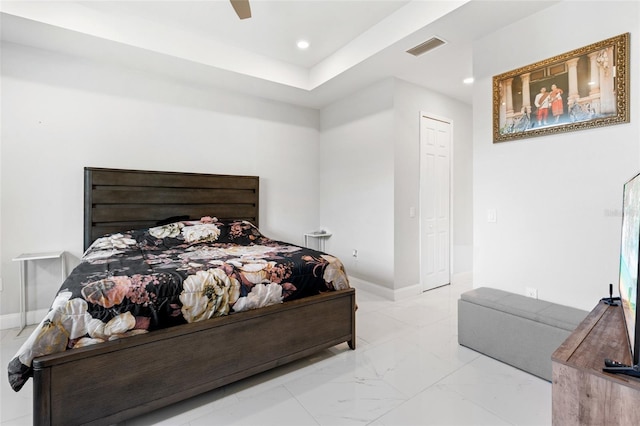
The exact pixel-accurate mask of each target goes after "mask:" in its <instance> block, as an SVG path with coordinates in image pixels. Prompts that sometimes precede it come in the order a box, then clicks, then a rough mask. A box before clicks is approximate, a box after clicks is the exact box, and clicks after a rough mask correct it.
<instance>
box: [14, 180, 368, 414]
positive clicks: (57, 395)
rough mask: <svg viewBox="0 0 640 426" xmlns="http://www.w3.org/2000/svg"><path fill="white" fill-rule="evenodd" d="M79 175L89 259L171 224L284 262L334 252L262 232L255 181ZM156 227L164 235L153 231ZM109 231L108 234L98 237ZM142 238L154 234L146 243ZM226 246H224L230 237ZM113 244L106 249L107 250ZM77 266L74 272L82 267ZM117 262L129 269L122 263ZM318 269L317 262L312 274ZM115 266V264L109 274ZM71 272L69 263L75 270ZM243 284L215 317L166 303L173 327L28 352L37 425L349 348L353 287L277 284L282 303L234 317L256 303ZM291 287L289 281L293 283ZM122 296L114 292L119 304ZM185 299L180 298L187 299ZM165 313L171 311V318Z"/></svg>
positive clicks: (116, 410) (158, 403)
mask: <svg viewBox="0 0 640 426" xmlns="http://www.w3.org/2000/svg"><path fill="white" fill-rule="evenodd" d="M84 174H85V209H84V214H85V226H84V233H85V235H84V246H85V248H88V250H87V252H86V253H85V255H87V254H88V255H89V256H91V255H93V254H94V252H95V250H97V249H96V247H98V249H99V250H102V249H104V247H103V246H100V244H102V242H103V241H104V240H105V238H107V239H111V238H112V237H113V235H124V237H125V238H130V239H131V238H134V239H136V238H137V239H138V242H139V241H146V240H144V239H143V240H141V239H140V238H142V237H139V236H136V235H138V234H135V233H131V232H129V233H127V232H128V231H130V230H142V231H136V232H143V233H144V234H143V235H144V238H147V239H149V241H152V243H150V244H151V245H153V244H157V241H159V239H158V238H160V237H162V241H173V240H172V239H171V238H170V237H172V238H173V236H174V234H172V236H170V237H166V234H164V232H166V231H167V230H168V229H174V228H176V227H178V229H179V230H182V234H180V235H182V236H179V237H176V238H182V240H180V241H181V243H184V241H183V240H184V239H187V238H188V236H189V235H192V234H190V233H185V232H184V231H185V230H186V229H190V230H192V229H197V230H198V232H200V233H201V234H202V232H204V234H206V235H209V236H211V234H207V232H209V231H202V230H203V229H205V230H210V229H212V227H213V229H218V230H217V231H216V232H217V233H218V234H217V235H215V238H221V239H222V238H223V237H224V235H225V232H227V233H228V236H227V238H236V237H237V236H238V235H240V236H241V238H245V237H246V238H250V239H252V241H251V246H252V247H256V246H260V247H270V250H272V252H274V253H276V254H277V255H278V257H285V258H286V257H287V256H288V255H287V254H286V253H295V256H301V257H302V258H304V259H306V260H307V263H309V262H312V261H314V262H316V263H317V260H318V259H319V260H320V261H321V262H322V265H325V263H326V262H325V261H324V260H322V259H321V258H324V259H327V258H331V257H330V256H328V255H326V254H324V253H320V252H310V251H308V249H306V248H302V247H297V246H292V245H288V244H287V243H282V242H278V241H273V240H270V239H268V238H266V237H264V236H262V235H261V233H260V232H259V230H258V228H257V226H258V224H259V218H258V212H259V203H258V199H259V178H258V177H253V176H229V175H206V174H195V173H176V172H152V171H139V170H120V169H103V168H85V172H84ZM219 229H222V231H220V230H219ZM174 230H175V229H174ZM225 230H226V231H225ZM238 230H240V231H241V232H240V233H239V234H237V233H236V231H238ZM158 232H161V233H162V235H160V237H159V236H158V235H157V233H158ZM121 233H122V234H121ZM105 234H108V235H109V237H101V236H104V235H105ZM147 234H152V235H153V238H150V237H148V235H147ZM199 235H200V234H199ZM165 237H166V238H165ZM118 238H120V237H118ZM199 238H201V237H199ZM255 239H257V240H255ZM96 240H97V241H96ZM254 240H255V241H254ZM109 241H111V240H109ZM217 242H218V241H216V243H217ZM223 242H224V241H223ZM163 244H164V243H163ZM194 244H196V243H194ZM198 244H199V242H198ZM138 245H145V246H147V245H149V244H147V243H146V242H145V243H144V244H140V243H139V244H138ZM221 245H222V246H224V247H231V244H221ZM113 247H114V246H113V245H111V246H109V247H108V249H109V250H113ZM190 247H191V246H190ZM198 247H199V246H198ZM273 247H278V249H277V250H276V249H274V248H273ZM296 247H297V248H296ZM281 248H282V249H281ZM153 250H156V247H155V246H153V247H152V251H151V254H148V253H147V252H145V253H144V254H143V255H141V256H139V257H143V258H144V259H145V261H146V262H147V263H149V259H153V260H154V261H155V260H158V259H160V260H158V261H161V260H163V259H164V258H163V257H162V256H157V257H154V253H155V252H154V251H153ZM190 250H191V249H190ZM216 250H217V248H216ZM242 250H244V249H242ZM251 250H254V248H252V249H251ZM281 250H284V251H281ZM252 253H253V252H252ZM283 253H285V254H283ZM271 254H272V253H271ZM271 254H270V255H271ZM190 256H191V254H190ZM292 256H293V255H292ZM97 258H99V259H103V258H104V257H100V256H98V257H97ZM106 259H107V260H105V261H106V262H111V261H112V260H113V258H112V257H110V258H106ZM225 259H226V258H225ZM259 260H260V261H264V260H263V259H259ZM119 262H120V261H119ZM210 262H211V263H212V264H215V265H220V263H214V262H220V261H219V260H215V261H214V260H211V261H210ZM225 262H226V261H225ZM84 263H85V262H83V263H81V265H79V267H78V268H76V269H81V267H82V266H83V264H84ZM151 263H153V262H151ZM184 264H185V265H187V266H186V268H187V269H188V268H195V269H194V270H193V271H191V272H190V273H194V274H195V271H196V270H198V271H199V269H198V268H199V266H198V263H197V262H195V265H194V261H193V258H188V261H185V262H184ZM231 264H232V265H233V262H231ZM117 265H119V267H120V268H124V269H127V268H129V265H128V264H126V263H123V262H120V263H118V264H117ZM224 265H225V266H224V267H223V266H220V268H227V267H228V266H227V263H224ZM240 265H241V266H242V265H244V264H242V263H241V264H240ZM318 265H319V264H318ZM200 266H201V265H200ZM319 267H320V266H317V265H316V267H315V269H314V274H315V270H316V269H318V268H319ZM110 268H115V267H113V266H110V267H109V268H107V269H110ZM229 268H232V269H233V267H229ZM200 269H201V268H200ZM217 269H219V268H217ZM327 270H328V268H327ZM74 273H76V271H75V270H74V272H72V276H73V274H74ZM110 273H111V272H110ZM199 273H200V272H198V274H199ZM169 274H176V272H174V271H171V272H170V273H169ZM116 275H117V273H116ZM223 275H224V274H223ZM230 276H232V277H233V276H234V275H230ZM243 279H246V277H244V276H243ZM225 280H227V278H225ZM239 280H240V278H238V281H237V282H235V287H234V284H233V281H234V280H233V278H232V279H231V282H232V285H231V286H230V287H229V286H228V285H227V287H228V288H241V289H242V291H240V290H238V291H236V292H233V291H231V290H229V291H228V292H226V293H224V294H225V296H224V297H222V296H220V297H218V298H217V299H216V297H213V299H212V300H218V301H219V300H226V301H227V302H228V303H227V307H226V308H224V309H223V308H219V307H218V305H216V307H215V308H214V309H213V310H212V311H211V312H215V315H214V314H211V315H209V316H211V317H212V318H211V319H204V320H201V321H195V320H194V321H193V322H192V321H191V320H190V319H189V320H188V321H186V320H185V318H187V319H188V317H189V316H191V317H196V316H197V315H200V313H196V311H197V309H195V308H194V310H188V309H187V310H186V311H185V306H187V305H188V304H187V303H186V302H185V303H173V304H171V303H168V304H165V306H172V307H173V309H174V310H175V309H176V307H177V308H178V309H182V311H181V315H178V314H180V313H178V314H175V315H173V316H177V317H179V318H182V319H181V320H180V321H177V323H176V324H175V325H172V326H170V327H168V328H159V329H155V330H153V331H151V332H144V333H142V334H138V333H133V334H136V335H132V336H129V337H126V338H117V339H115V340H109V339H106V340H109V341H105V342H104V343H99V344H89V345H87V346H84V347H79V348H75V349H72V350H64V351H63V352H58V353H51V354H47V355H44V356H38V357H35V358H34V359H33V361H32V363H31V369H32V370H31V371H30V372H29V373H30V374H32V375H33V381H34V383H33V385H34V386H33V422H34V424H37V425H58V424H60V425H75V424H96V425H100V424H105V425H106V424H113V423H117V422H121V421H123V420H126V419H128V418H131V417H135V416H137V415H140V414H143V413H146V412H150V411H153V410H155V409H157V408H160V407H164V406H166V405H168V404H172V403H175V402H178V401H181V400H184V399H187V398H190V397H192V396H195V395H198V394H200V393H203V392H207V391H209V390H212V389H215V388H218V387H220V386H224V385H226V384H229V383H232V382H234V381H237V380H240V379H243V378H246V377H249V376H251V375H254V374H257V373H259V372H262V371H266V370H268V369H271V368H274V367H277V366H280V365H283V364H285V363H288V362H291V361H294V360H297V359H300V358H302V357H305V356H308V355H311V354H313V353H315V352H318V351H320V350H323V349H326V348H329V347H332V346H335V345H337V344H340V343H344V342H346V343H347V344H348V346H349V347H350V348H351V349H355V341H356V340H355V339H356V338H355V310H356V302H355V290H354V289H353V288H350V287H348V284H347V285H346V286H345V285H340V286H337V285H336V286H335V288H332V287H334V285H333V282H329V281H327V282H326V283H325V285H326V286H327V289H329V290H332V291H323V290H321V291H314V290H311V289H310V287H309V288H307V289H306V290H305V291H302V292H301V293H300V294H298V296H296V297H289V298H287V297H288V296H291V295H294V294H295V293H296V291H298V292H300V291H301V290H300V289H302V288H306V287H305V286H306V284H305V285H292V286H290V287H291V288H290V287H287V286H284V285H282V286H281V287H282V288H283V289H284V290H279V291H282V292H283V296H282V298H283V299H284V302H282V303H274V304H268V306H265V307H259V308H257V309H249V308H246V309H244V308H243V309H240V311H239V312H232V311H233V310H235V308H236V307H237V306H243V305H242V304H241V303H240V301H241V299H242V298H243V297H244V298H245V299H246V300H244V301H243V303H244V302H246V303H247V306H248V307H251V305H250V303H249V302H247V301H248V300H249V299H251V298H250V297H249V296H250V294H247V290H246V289H245V288H244V287H243V285H238V283H239V282H240V281H239ZM325 280H326V275H325ZM67 281H69V279H67ZM67 281H65V283H67ZM227 281H228V280H227ZM227 281H225V282H227ZM277 281H278V280H276V279H274V280H273V282H272V283H269V281H268V280H263V281H262V282H264V283H265V284H254V285H253V287H251V285H250V286H249V288H250V289H251V290H250V292H251V293H252V292H253V291H254V289H258V288H262V287H260V286H264V287H265V288H267V287H269V286H271V285H274V286H275V282H277ZM185 282H186V280H185ZM221 282H222V281H221ZM256 282H258V281H256ZM287 282H292V283H295V281H294V280H293V278H290V279H288V280H287ZM305 283H306V281H305ZM241 284H244V283H241ZM287 285H289V284H287ZM186 286H187V284H185V288H186ZM87 287H89V286H87ZM274 288H275V287H274ZM325 290H326V289H325ZM216 291H217V290H216ZM265 291H266V290H265ZM89 293H90V291H89ZM183 293H184V292H183ZM302 293H305V294H302ZM83 294H84V293H83ZM101 294H102V293H101ZM114 294H115V293H114ZM216 294H218V293H216ZM220 294H222V293H220ZM227 294H235V296H227ZM285 294H286V295H288V296H287V297H285V296H284V295H285ZM123 297H124V296H122V294H121V297H120V300H121V299H122V298H123ZM127 297H130V296H127ZM181 297H182V295H181ZM98 299H99V301H98V302H96V303H100V304H102V305H104V306H106V307H109V308H111V307H112V305H113V303H115V302H113V303H112V302H111V301H107V302H108V304H106V303H107V302H105V299H104V294H102V295H101V296H100V297H98ZM98 299H96V300H98ZM267 299H268V297H267ZM89 300H92V299H90V298H89ZM126 300H128V299H126ZM230 300H232V301H233V303H232V302H230ZM251 300H262V299H260V298H253V299H251ZM265 300H266V299H265ZM180 301H181V302H184V299H180ZM178 305H182V308H180V306H178ZM223 305H224V303H223V304H221V305H220V306H223ZM207 306H210V305H207ZM229 306H231V308H229ZM225 309H226V311H225ZM169 311H170V310H169ZM171 315H172V314H171V311H170V312H169V314H167V317H168V318H169V317H171ZM87 318H88V317H87ZM137 318H138V317H136V320H137ZM207 318H208V317H207ZM134 323H135V324H136V326H135V327H133V326H131V330H130V331H137V329H138V323H137V322H136V321H134ZM134 328H135V330H134ZM105 329H106V327H105ZM101 330H102V329H101ZM36 331H37V330H36ZM34 333H35V332H34ZM92 336H93V335H92ZM71 340H73V339H71V338H69V341H71ZM74 342H75V340H74ZM80 346H82V345H80ZM12 362H13V361H12ZM10 376H11V372H10Z"/></svg>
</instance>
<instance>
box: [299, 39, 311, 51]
mask: <svg viewBox="0 0 640 426" xmlns="http://www.w3.org/2000/svg"><path fill="white" fill-rule="evenodd" d="M296 46H298V49H302V50H305V49H308V48H309V42H308V41H307V40H299V41H298V43H296Z"/></svg>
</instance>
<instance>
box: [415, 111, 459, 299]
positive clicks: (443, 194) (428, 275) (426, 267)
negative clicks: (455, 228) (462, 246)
mask: <svg viewBox="0 0 640 426" xmlns="http://www.w3.org/2000/svg"><path fill="white" fill-rule="evenodd" d="M451 126H452V125H451V122H449V121H447V120H444V119H438V118H434V117H430V116H426V115H425V114H422V115H421V116H420V283H421V285H422V291H426V290H430V289H432V288H436V287H440V286H443V285H446V284H449V282H450V273H449V256H450V253H449V244H450V242H449V241H450V235H451V234H450V230H449V223H450V219H449V200H450V195H449V194H450V186H451V184H450V150H451Z"/></svg>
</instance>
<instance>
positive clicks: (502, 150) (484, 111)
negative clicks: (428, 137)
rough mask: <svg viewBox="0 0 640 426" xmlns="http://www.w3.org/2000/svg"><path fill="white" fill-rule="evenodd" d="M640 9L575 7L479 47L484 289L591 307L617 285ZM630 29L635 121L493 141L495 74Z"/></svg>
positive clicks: (478, 232)
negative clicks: (493, 216)
mask: <svg viewBox="0 0 640 426" xmlns="http://www.w3.org/2000/svg"><path fill="white" fill-rule="evenodd" d="M639 7H640V4H639V3H638V2H574V1H566V2H562V3H559V4H558V5H555V6H552V7H550V8H548V9H545V10H544V12H543V13H540V14H537V15H533V16H531V17H529V18H527V19H524V20H522V21H519V22H515V23H514V24H513V25H511V26H509V27H506V28H504V29H501V30H498V31H496V32H494V33H492V34H491V35H489V36H487V37H485V38H483V39H481V40H479V41H477V42H476V43H475V44H474V48H473V57H474V75H475V77H476V83H475V85H474V99H473V123H474V148H473V150H474V224H473V227H474V246H475V257H474V286H476V287H479V286H491V287H496V288H501V289H505V290H508V291H512V292H514V293H520V294H522V293H524V291H525V288H526V287H532V288H537V289H538V297H539V298H540V299H544V300H549V301H552V302H557V303H562V304H566V305H570V306H575V307H578V308H582V309H585V310H591V309H592V308H593V306H595V304H596V303H597V301H598V300H599V299H600V298H601V297H603V296H606V295H607V294H608V284H609V283H614V284H615V283H617V279H618V270H617V268H618V255H619V244H620V242H619V239H620V219H621V218H620V216H619V215H611V213H610V212H611V211H620V209H621V203H622V185H623V183H624V182H625V181H626V180H627V179H629V178H630V177H632V176H633V175H634V174H635V173H637V172H638V171H640V144H639V140H640V139H639V132H638V130H639V124H638V122H637V117H638V115H637V107H638V105H637V104H636V101H637V100H638V99H640V97H639V96H638V95H639V91H638V86H639V85H640V78H639V77H638V76H639V74H638V72H637V71H638V69H640V68H639V67H640V62H639V61H638V55H637V54H636V53H637V48H636V47H637V46H638V45H639V44H640V38H639V30H640V28H639V26H640V23H639V17H640V9H639ZM542 22H548V23H549V25H544V31H539V28H540V26H541V23H542ZM554 24H555V25H554ZM625 32H630V33H631V46H630V57H631V68H630V75H631V85H630V95H631V96H630V99H631V105H630V107H631V117H632V118H631V123H629V124H621V125H615V126H609V127H604V128H599V129H593V130H583V131H578V132H571V133H565V134H560V135H553V136H545V137H538V138H533V139H524V140H520V141H515V142H506V143H500V144H493V143H492V129H491V123H492V115H491V96H492V95H491V94H492V76H494V75H497V74H501V73H503V72H506V71H509V70H512V69H516V68H518V67H521V66H525V65H528V64H532V63H535V62H537V61H540V60H543V59H546V58H549V57H552V56H555V55H558V54H561V53H564V52H568V51H570V50H573V49H576V48H579V47H582V46H586V45H588V44H591V43H594V42H598V41H600V40H604V39H606V38H609V37H612V36H616V35H619V34H622V33H625ZM527 34H529V35H530V36H529V37H527V36H525V35H527ZM523 45H524V46H526V48H523ZM634 46H636V47H634ZM507 52H508V54H507ZM487 209H496V210H497V223H487Z"/></svg>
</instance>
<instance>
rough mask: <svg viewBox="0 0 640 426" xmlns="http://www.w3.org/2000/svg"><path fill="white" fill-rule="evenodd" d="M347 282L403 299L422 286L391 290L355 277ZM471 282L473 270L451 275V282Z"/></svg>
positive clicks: (382, 294)
mask: <svg viewBox="0 0 640 426" xmlns="http://www.w3.org/2000/svg"><path fill="white" fill-rule="evenodd" d="M349 282H350V283H351V285H352V287H354V288H356V289H358V288H361V289H362V290H365V291H368V292H369V293H373V294H375V295H378V296H380V297H384V298H385V299H388V300H393V301H396V300H405V299H409V298H411V297H414V296H417V295H419V294H421V293H422V286H421V285H420V284H419V283H418V284H413V285H410V286H407V287H403V288H399V289H397V290H392V289H390V288H388V287H383V286H381V285H379V284H375V283H372V282H369V281H365V280H362V279H360V278H356V277H349ZM472 282H473V272H459V273H457V274H453V275H452V276H451V284H470V283H472Z"/></svg>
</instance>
